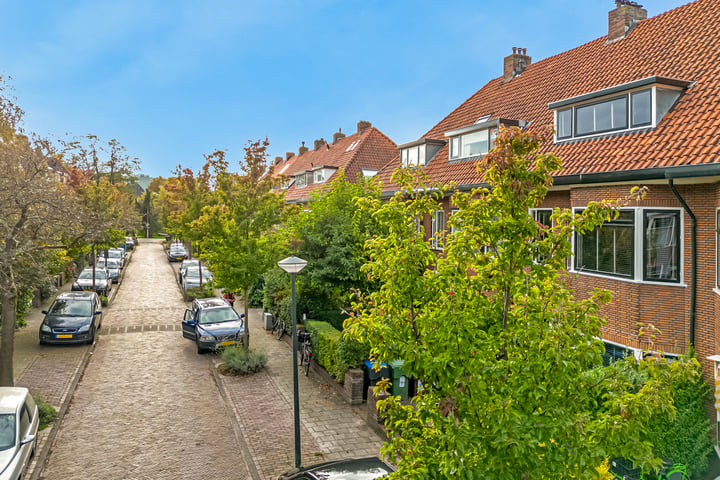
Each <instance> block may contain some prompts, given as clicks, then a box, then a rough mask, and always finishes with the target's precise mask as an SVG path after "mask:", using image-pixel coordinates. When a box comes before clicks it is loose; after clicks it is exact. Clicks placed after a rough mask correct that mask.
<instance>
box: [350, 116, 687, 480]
mask: <svg viewBox="0 0 720 480" xmlns="http://www.w3.org/2000/svg"><path fill="white" fill-rule="evenodd" d="M539 142H540V138H539V137H538V136H536V135H533V134H524V133H521V131H520V130H519V129H517V128H513V129H506V130H501V131H500V133H499V135H498V138H497V141H496V147H495V149H494V150H493V151H491V152H490V153H489V154H488V155H486V156H485V157H484V161H483V164H482V166H481V168H482V170H481V173H482V174H483V175H484V178H485V180H486V181H487V182H488V184H489V188H479V189H476V190H474V191H472V192H467V193H456V194H455V195H453V198H452V200H453V203H454V205H455V206H457V207H458V208H459V211H458V212H457V213H456V214H454V215H452V216H451V218H450V221H449V223H450V226H451V229H452V232H453V233H450V234H449V235H448V238H447V240H445V241H444V240H443V239H442V238H438V239H437V240H438V241H439V242H440V243H441V245H443V246H444V252H443V255H440V256H438V255H436V254H435V253H434V252H433V251H432V250H431V248H430V245H429V244H428V242H425V241H424V240H423V237H422V234H421V233H420V232H418V229H417V227H416V221H417V219H418V218H422V216H423V215H425V214H429V213H430V212H432V211H433V210H436V209H438V208H439V204H438V200H439V198H440V197H441V196H442V195H444V193H445V188H443V187H440V186H436V185H425V181H424V180H423V179H422V178H421V177H420V176H418V175H417V174H415V173H414V172H413V171H406V170H400V171H398V172H397V173H396V175H395V180H396V181H398V182H399V183H400V184H401V185H402V186H404V189H403V190H404V191H405V192H407V193H406V194H403V193H398V194H396V195H395V196H394V197H393V198H392V199H391V200H390V201H388V202H387V203H384V204H383V203H381V202H378V201H377V200H373V201H365V202H363V203H364V205H365V208H368V209H370V211H374V212H375V214H374V215H375V217H376V218H377V219H378V221H379V222H380V224H381V225H382V226H384V227H385V228H386V229H387V233H386V234H383V235H379V236H377V237H375V238H373V239H371V240H369V241H368V243H367V249H368V252H369V255H370V257H371V261H370V263H368V264H367V265H366V266H365V268H364V271H365V272H366V273H367V274H368V275H369V276H370V278H371V280H374V281H378V282H380V284H381V285H382V286H381V288H380V289H379V290H378V291H377V292H373V293H370V294H367V295H361V296H360V298H359V299H358V301H357V303H356V304H355V312H354V314H353V316H352V317H351V318H350V319H349V320H347V321H346V329H347V330H348V332H349V334H350V335H351V336H353V337H355V338H357V339H358V340H361V341H363V342H364V343H367V344H368V345H370V346H371V348H372V354H373V355H374V356H375V357H376V358H377V359H378V360H380V361H391V360H395V359H402V360H404V361H405V364H404V367H403V369H404V370H405V371H406V372H407V374H409V375H410V376H412V377H415V378H417V379H419V380H420V381H421V382H422V388H421V390H420V394H419V395H418V396H416V397H414V399H413V404H412V405H402V404H401V403H400V402H399V401H398V400H397V397H390V399H389V400H387V401H384V402H382V403H381V406H382V407H381V408H382V409H383V412H384V415H386V420H385V425H386V427H387V429H388V441H387V442H386V444H385V446H384V448H383V451H384V453H385V454H387V455H388V456H389V457H390V459H391V460H392V461H394V462H395V463H396V464H397V465H398V466H399V471H398V473H397V474H395V475H393V477H394V478H427V479H438V478H455V479H457V478H463V479H464V478H467V479H470V478H486V479H508V478H517V479H520V478H524V479H536V478H538V479H539V478H575V479H579V478H595V477H596V475H597V472H596V470H595V467H597V466H599V465H600V464H601V463H602V462H603V460H604V459H605V458H606V457H608V456H614V455H619V456H626V457H631V458H634V459H635V460H637V461H639V462H641V463H643V464H645V465H646V466H648V467H651V466H655V467H656V466H657V465H658V462H659V461H658V460H657V459H654V458H653V454H652V446H651V445H650V444H649V443H648V442H646V441H644V440H643V432H644V430H645V428H644V423H645V422H646V421H647V419H648V418H649V417H650V416H651V415H652V414H654V413H658V412H660V413H667V414H671V413H672V411H673V407H672V398H671V393H670V389H667V388H665V386H666V385H667V384H668V382H669V381H670V376H671V375H673V374H679V373H681V372H682V373H684V372H687V371H689V369H688V368H686V367H687V365H688V364H685V363H683V362H674V363H672V364H670V365H669V364H667V363H665V362H663V361H657V360H655V359H653V360H650V361H644V362H641V363H640V364H639V365H638V366H637V368H639V369H640V370H642V371H644V372H645V374H646V375H647V381H646V382H645V383H643V385H642V386H640V387H639V388H638V389H631V388H628V387H627V382H626V378H625V376H626V375H630V373H629V372H631V371H632V370H634V368H635V366H634V365H633V366H632V368H630V367H629V368H628V369H624V370H623V369H617V370H615V371H613V372H602V373H603V374H602V375H601V376H600V378H599V379H598V378H597V372H596V371H593V368H594V366H598V365H602V357H601V354H602V352H603V344H602V342H601V341H600V340H599V338H601V327H602V325H603V320H602V318H601V317H600V316H599V308H600V307H599V305H600V304H602V303H605V302H607V301H609V300H610V293H609V292H607V291H600V290H597V291H595V293H594V294H593V295H591V296H590V298H587V299H582V300H578V299H576V298H575V297H574V294H573V292H572V290H571V289H569V288H568V286H567V283H566V280H567V279H566V277H565V274H564V272H565V260H566V258H568V257H569V256H570V255H571V253H572V252H571V246H570V240H569V239H570V238H571V234H572V232H573V230H575V231H586V230H588V229H592V228H595V227H597V226H599V225H601V224H602V222H603V221H607V220H609V219H611V218H614V217H615V216H616V215H617V207H618V206H620V205H623V204H625V202H627V201H630V200H631V198H632V199H638V198H639V197H640V196H642V194H643V193H644V192H643V191H642V190H637V189H634V190H633V191H632V196H631V197H629V198H628V199H625V200H621V201H618V202H600V203H591V204H589V205H588V207H587V208H586V209H585V210H583V211H582V213H579V214H573V213H572V212H570V211H561V210H556V211H555V213H554V215H553V220H554V221H553V226H551V227H546V226H543V225H540V224H538V223H537V222H535V221H534V220H533V217H532V215H531V213H530V211H529V209H531V208H534V207H536V206H537V205H538V204H539V202H540V201H541V200H542V199H543V198H544V197H545V195H546V193H547V191H548V186H549V185H550V184H551V182H552V175H551V174H552V173H553V172H556V171H558V170H559V169H560V168H561V163H560V161H559V159H557V158H556V157H554V156H552V155H544V154H540V153H538V144H539ZM540 260H542V261H540ZM591 378H592V380H591ZM598 392H604V393H603V394H602V395H599V393H598Z"/></svg>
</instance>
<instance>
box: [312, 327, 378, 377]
mask: <svg viewBox="0 0 720 480" xmlns="http://www.w3.org/2000/svg"><path fill="white" fill-rule="evenodd" d="M307 330H308V331H309V332H310V341H311V342H312V349H313V356H314V358H315V361H316V362H317V363H318V364H320V365H322V366H323V367H325V370H327V371H328V373H329V374H330V375H332V376H333V377H335V379H336V380H337V381H338V382H344V381H345V372H347V371H348V369H350V368H353V367H356V366H358V365H360V363H361V362H362V361H363V360H364V359H366V358H367V357H368V354H369V348H368V347H366V346H364V345H362V344H360V343H359V342H357V341H356V340H352V339H349V338H344V337H343V334H342V332H341V331H339V330H337V329H336V328H334V327H333V326H332V325H330V324H329V323H327V322H318V321H308V322H307Z"/></svg>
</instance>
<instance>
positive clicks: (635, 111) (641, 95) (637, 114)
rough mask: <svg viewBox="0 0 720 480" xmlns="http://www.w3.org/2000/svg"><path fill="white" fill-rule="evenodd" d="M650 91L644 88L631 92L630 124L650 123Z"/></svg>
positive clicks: (634, 125)
mask: <svg viewBox="0 0 720 480" xmlns="http://www.w3.org/2000/svg"><path fill="white" fill-rule="evenodd" d="M650 101H651V93H650V90H644V91H642V92H637V93H633V94H632V126H633V127H638V126H640V125H649V124H650V123H651V116H650V115H651V113H652V108H651V104H650Z"/></svg>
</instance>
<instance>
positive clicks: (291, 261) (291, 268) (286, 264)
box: [278, 257, 307, 468]
mask: <svg viewBox="0 0 720 480" xmlns="http://www.w3.org/2000/svg"><path fill="white" fill-rule="evenodd" d="M305 265H307V261H306V260H303V259H302V258H298V257H288V258H286V259H283V260H280V261H279V262H278V267H280V268H282V269H283V270H285V271H286V272H287V273H289V274H290V283H291V284H292V289H291V294H292V308H291V309H290V314H291V318H292V339H293V354H292V369H293V414H294V417H295V468H300V399H299V398H298V369H297V365H296V363H297V349H298V338H297V316H296V313H295V310H296V303H295V275H296V274H297V273H299V272H300V270H302V269H303V268H305Z"/></svg>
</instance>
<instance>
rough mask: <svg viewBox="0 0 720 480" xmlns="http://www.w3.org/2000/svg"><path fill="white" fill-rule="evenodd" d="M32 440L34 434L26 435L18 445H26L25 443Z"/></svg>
mask: <svg viewBox="0 0 720 480" xmlns="http://www.w3.org/2000/svg"><path fill="white" fill-rule="evenodd" d="M33 440H35V435H28V436H26V437H25V438H23V439H22V442H20V445H26V444H28V443H30V442H32V441H33Z"/></svg>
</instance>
